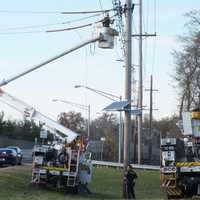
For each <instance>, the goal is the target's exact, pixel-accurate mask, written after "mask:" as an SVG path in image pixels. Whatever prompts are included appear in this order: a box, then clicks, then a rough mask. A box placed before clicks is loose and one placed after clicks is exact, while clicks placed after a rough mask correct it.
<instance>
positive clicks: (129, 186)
mask: <svg viewBox="0 0 200 200" xmlns="http://www.w3.org/2000/svg"><path fill="white" fill-rule="evenodd" d="M136 178H137V174H136V172H135V171H134V170H133V167H132V166H131V165H128V167H127V174H126V191H127V198H128V199H135V190H134V187H135V179H136Z"/></svg>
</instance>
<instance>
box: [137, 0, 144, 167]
mask: <svg viewBox="0 0 200 200" xmlns="http://www.w3.org/2000/svg"><path fill="white" fill-rule="evenodd" d="M142 62H143V57H142V0H139V90H138V91H139V108H140V109H141V113H140V115H139V116H138V164H141V146H140V145H141V134H142V108H143V63H142Z"/></svg>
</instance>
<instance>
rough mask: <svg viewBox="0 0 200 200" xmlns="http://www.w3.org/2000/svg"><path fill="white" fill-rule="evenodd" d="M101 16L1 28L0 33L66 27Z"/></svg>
mask: <svg viewBox="0 0 200 200" xmlns="http://www.w3.org/2000/svg"><path fill="white" fill-rule="evenodd" d="M100 15H101V14H95V15H91V16H87V17H82V18H78V19H73V20H69V21H64V22H58V23H49V24H40V25H32V26H19V27H10V28H0V31H10V30H24V29H34V28H42V27H48V26H56V25H65V24H69V23H72V22H79V21H83V20H87V19H90V18H93V17H98V16H100Z"/></svg>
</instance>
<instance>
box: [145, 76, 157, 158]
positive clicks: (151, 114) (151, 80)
mask: <svg viewBox="0 0 200 200" xmlns="http://www.w3.org/2000/svg"><path fill="white" fill-rule="evenodd" d="M145 91H149V92H150V110H149V140H148V143H149V147H148V152H149V162H151V155H152V121H153V92H155V91H158V90H156V89H153V77H152V75H151V76H150V89H146V90H145Z"/></svg>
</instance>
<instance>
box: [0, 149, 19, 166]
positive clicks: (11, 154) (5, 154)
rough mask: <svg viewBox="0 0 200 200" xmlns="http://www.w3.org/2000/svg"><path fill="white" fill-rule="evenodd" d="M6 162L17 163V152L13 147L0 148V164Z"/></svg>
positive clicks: (5, 163)
mask: <svg viewBox="0 0 200 200" xmlns="http://www.w3.org/2000/svg"><path fill="white" fill-rule="evenodd" d="M7 164H9V165H16V164H17V153H16V151H15V150H14V149H8V148H0V165H7Z"/></svg>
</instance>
